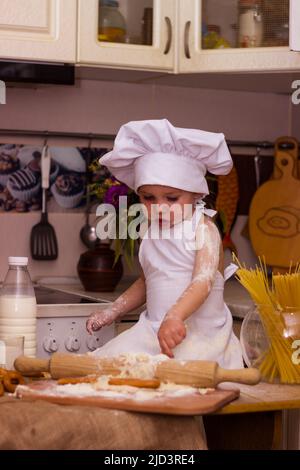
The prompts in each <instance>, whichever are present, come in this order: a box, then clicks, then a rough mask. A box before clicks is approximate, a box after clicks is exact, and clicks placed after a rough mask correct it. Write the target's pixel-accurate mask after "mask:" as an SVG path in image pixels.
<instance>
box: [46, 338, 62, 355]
mask: <svg viewBox="0 0 300 470" xmlns="http://www.w3.org/2000/svg"><path fill="white" fill-rule="evenodd" d="M43 347H44V349H45V351H46V352H48V353H54V352H56V351H57V350H58V347H59V344H58V341H57V340H56V339H55V338H53V337H52V336H47V337H46V338H45V339H44V341H43Z"/></svg>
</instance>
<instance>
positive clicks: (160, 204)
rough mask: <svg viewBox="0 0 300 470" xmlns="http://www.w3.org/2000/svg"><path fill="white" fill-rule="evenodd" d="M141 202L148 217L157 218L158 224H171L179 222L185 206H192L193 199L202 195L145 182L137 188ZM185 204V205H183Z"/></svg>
mask: <svg viewBox="0 0 300 470" xmlns="http://www.w3.org/2000/svg"><path fill="white" fill-rule="evenodd" d="M138 195H139V197H140V200H141V203H142V204H144V205H145V206H146V208H147V213H148V218H149V219H150V220H151V219H152V218H153V217H154V218H155V219H157V220H159V224H160V225H165V224H168V223H169V221H170V224H171V226H172V225H174V224H175V223H178V222H180V221H181V220H182V219H183V218H185V216H184V209H186V207H187V206H189V207H190V208H192V207H193V205H194V203H195V200H196V199H199V198H200V197H201V196H202V195H201V194H196V193H191V192H189V191H183V190H182V189H176V188H172V187H170V186H160V185H156V184H147V185H144V186H141V187H140V188H139V189H138ZM185 206H186V207H185Z"/></svg>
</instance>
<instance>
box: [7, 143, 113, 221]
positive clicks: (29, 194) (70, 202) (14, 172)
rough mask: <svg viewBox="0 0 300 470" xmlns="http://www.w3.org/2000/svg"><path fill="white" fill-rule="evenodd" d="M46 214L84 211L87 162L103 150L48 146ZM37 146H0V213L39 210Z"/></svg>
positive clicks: (39, 161)
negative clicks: (49, 162) (49, 165)
mask: <svg viewBox="0 0 300 470" xmlns="http://www.w3.org/2000/svg"><path fill="white" fill-rule="evenodd" d="M49 151H50V155H51V169H50V177H49V191H48V194H47V197H48V210H49V212H65V211H70V210H71V211H77V212H80V211H84V208H85V195H86V188H87V183H88V181H90V180H91V179H93V175H92V174H90V175H89V173H88V167H89V162H91V161H96V160H97V159H99V158H100V157H101V156H102V155H103V154H104V153H106V152H107V149H101V148H97V149H96V148H93V149H88V148H79V147H51V146H50V147H49ZM41 156H42V148H41V147H31V146H23V145H13V144H11V145H8V144H5V145H1V144H0V212H10V211H14V212H20V213H24V212H31V211H39V210H41V207H42V188H41Z"/></svg>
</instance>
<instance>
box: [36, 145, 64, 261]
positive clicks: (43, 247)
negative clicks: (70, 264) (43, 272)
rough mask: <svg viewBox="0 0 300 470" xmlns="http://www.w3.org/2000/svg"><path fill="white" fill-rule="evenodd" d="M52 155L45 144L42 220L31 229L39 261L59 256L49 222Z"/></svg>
mask: <svg viewBox="0 0 300 470" xmlns="http://www.w3.org/2000/svg"><path fill="white" fill-rule="evenodd" d="M50 166H51V155H50V152H49V148H48V145H44V148H43V152H42V160H41V170H42V190H43V205H42V217H41V221H40V222H39V223H38V224H36V225H35V226H34V227H33V228H32V231H31V237H30V247H31V256H32V258H33V259H35V260H38V261H52V260H55V259H57V257H58V246H57V239H56V234H55V231H54V228H53V227H52V225H50V224H49V222H48V212H47V197H46V196H47V194H46V192H47V189H48V188H49V177H50Z"/></svg>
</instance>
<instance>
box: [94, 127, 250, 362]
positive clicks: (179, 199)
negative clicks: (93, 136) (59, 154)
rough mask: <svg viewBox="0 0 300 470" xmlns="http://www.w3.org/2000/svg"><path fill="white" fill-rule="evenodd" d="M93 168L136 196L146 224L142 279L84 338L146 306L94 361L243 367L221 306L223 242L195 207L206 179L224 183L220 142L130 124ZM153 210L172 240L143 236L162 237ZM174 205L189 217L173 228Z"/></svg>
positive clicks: (226, 160)
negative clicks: (134, 356)
mask: <svg viewBox="0 0 300 470" xmlns="http://www.w3.org/2000/svg"><path fill="white" fill-rule="evenodd" d="M100 163H101V164H102V165H105V166H106V167H107V168H108V169H109V171H110V172H111V173H112V174H113V175H114V176H115V177H116V178H117V179H118V180H119V181H121V182H123V183H125V184H127V185H128V186H129V187H130V188H133V189H134V190H135V191H136V193H137V194H138V195H139V197H140V201H141V203H142V204H144V207H145V208H146V209H147V212H146V213H147V214H148V217H149V219H151V220H149V228H148V230H147V231H146V234H144V237H143V239H142V242H141V244H140V249H139V261H140V264H141V267H142V274H141V276H140V277H139V278H138V279H137V281H136V282H134V284H133V285H132V286H131V287H130V288H129V289H128V290H126V291H125V292H124V294H122V295H121V296H120V297H119V298H118V299H117V300H116V301H115V302H113V304H112V305H111V306H109V307H107V308H106V309H105V310H103V311H99V312H95V313H93V314H92V315H91V316H90V318H89V319H88V321H87V330H88V332H89V333H90V334H92V333H93V332H94V331H97V330H99V329H101V328H102V327H104V326H106V325H110V324H111V323H113V322H114V321H116V320H119V319H120V318H121V317H122V316H124V315H126V314H127V313H129V312H130V311H132V310H134V309H136V308H138V307H140V306H142V305H143V304H144V303H145V302H146V309H145V310H144V311H143V312H142V313H141V315H140V318H139V321H138V322H137V323H136V324H135V325H134V326H133V327H132V328H130V329H129V330H127V331H125V332H123V333H122V334H120V335H119V336H117V337H116V338H114V339H112V340H111V341H110V342H108V343H107V344H105V345H104V346H103V347H101V348H99V349H97V350H96V351H95V352H94V353H93V354H95V355H97V356H102V357H103V356H116V355H118V354H123V353H147V354H150V355H157V354H161V353H163V354H166V355H167V356H169V357H170V358H175V359H180V360H181V359H183V360H194V359H202V360H213V361H217V362H218V363H219V365H220V366H222V367H226V368H239V367H243V361H242V354H241V348H240V344H239V341H238V339H237V338H236V336H235V335H234V333H233V331H232V316H231V313H230V310H229V309H228V307H227V306H226V304H225V303H224V299H223V290H224V283H225V280H226V279H227V278H228V277H230V276H231V275H232V274H233V273H234V271H235V267H234V266H229V267H228V268H227V269H225V272H224V270H223V249H222V242H221V239H220V236H219V232H218V229H217V227H216V226H215V224H214V223H213V221H212V219H211V217H212V216H213V215H214V211H209V210H207V209H205V208H204V204H203V203H202V201H201V200H202V198H203V197H204V196H205V195H207V194H208V187H207V183H206V179H205V174H206V172H207V171H210V172H211V173H213V174H215V175H225V174H228V173H229V172H230V170H231V168H232V159H231V156H230V153H229V150H228V147H227V145H226V142H225V138H224V135H223V134H218V133H211V132H204V131H200V130H194V129H182V128H176V127H174V126H172V125H171V124H170V122H169V121H167V120H166V119H162V120H149V121H136V122H129V123H128V124H126V125H124V126H122V127H121V129H120V131H119V133H118V135H117V137H116V140H115V144H114V148H113V150H112V151H111V152H109V153H107V154H106V155H104V156H103V157H102V158H101V159H100ZM153 204H159V205H162V204H163V205H164V207H168V208H169V209H170V213H169V214H170V215H169V216H170V218H171V225H172V229H173V230H174V231H173V232H172V231H169V232H168V233H169V234H171V236H168V237H163V236H160V237H157V236H155V237H151V235H150V236H149V233H150V228H151V227H154V226H155V224H156V226H158V227H159V230H160V232H159V233H160V234H162V233H163V231H164V230H165V228H164V222H165V220H164V212H163V211H160V210H159V211H158V212H157V214H158V215H157V217H153V215H151V206H152V205H153ZM175 205H177V207H181V208H184V206H185V205H190V207H192V210H191V215H190V216H189V217H184V216H183V217H180V218H179V220H178V216H176V211H175V210H174V211H172V209H173V207H175ZM156 207H157V206H156ZM161 207H163V206H161ZM182 213H183V214H184V213H185V212H184V211H182ZM152 214H153V212H152ZM154 232H155V231H154ZM179 232H180V236H179V235H178V233H179ZM156 233H157V232H156ZM197 242H198V243H197Z"/></svg>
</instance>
